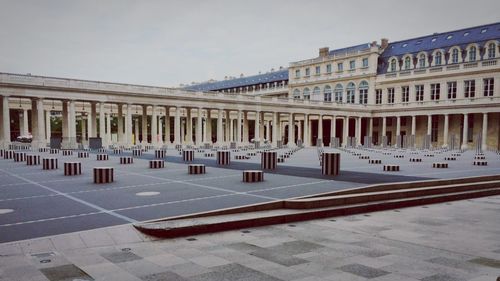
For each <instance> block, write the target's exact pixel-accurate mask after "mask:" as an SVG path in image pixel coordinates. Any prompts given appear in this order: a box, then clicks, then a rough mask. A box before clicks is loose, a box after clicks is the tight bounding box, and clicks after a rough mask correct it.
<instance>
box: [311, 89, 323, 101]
mask: <svg viewBox="0 0 500 281" xmlns="http://www.w3.org/2000/svg"><path fill="white" fill-rule="evenodd" d="M320 94H321V90H320V89H319V87H314V90H313V98H312V99H313V100H320V99H321V98H320V96H319V95H320Z"/></svg>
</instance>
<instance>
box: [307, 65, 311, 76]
mask: <svg viewBox="0 0 500 281" xmlns="http://www.w3.org/2000/svg"><path fill="white" fill-rule="evenodd" d="M310 75H311V69H309V67H308V68H306V76H310Z"/></svg>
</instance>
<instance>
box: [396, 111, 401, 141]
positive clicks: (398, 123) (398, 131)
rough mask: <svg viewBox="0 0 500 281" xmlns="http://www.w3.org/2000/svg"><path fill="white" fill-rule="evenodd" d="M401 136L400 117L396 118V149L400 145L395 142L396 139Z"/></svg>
mask: <svg viewBox="0 0 500 281" xmlns="http://www.w3.org/2000/svg"><path fill="white" fill-rule="evenodd" d="M400 135H401V116H397V117H396V147H399V146H400V144H399V143H398V142H397V140H398V137H399V136H400Z"/></svg>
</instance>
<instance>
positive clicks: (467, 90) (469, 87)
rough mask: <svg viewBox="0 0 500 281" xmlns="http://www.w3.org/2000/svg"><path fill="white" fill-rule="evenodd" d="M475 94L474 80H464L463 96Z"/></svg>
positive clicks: (471, 96) (469, 96)
mask: <svg viewBox="0 0 500 281" xmlns="http://www.w3.org/2000/svg"><path fill="white" fill-rule="evenodd" d="M475 96H476V80H465V81H464V97H466V98H473V97H475Z"/></svg>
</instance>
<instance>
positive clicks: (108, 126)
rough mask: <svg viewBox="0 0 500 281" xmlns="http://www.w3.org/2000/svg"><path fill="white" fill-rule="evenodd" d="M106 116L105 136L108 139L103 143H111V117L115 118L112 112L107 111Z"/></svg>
mask: <svg viewBox="0 0 500 281" xmlns="http://www.w3.org/2000/svg"><path fill="white" fill-rule="evenodd" d="M105 116H106V134H105V136H104V137H105V138H106V139H105V140H103V143H106V144H107V145H110V144H111V119H113V116H111V113H106V114H105ZM103 124H104V123H103Z"/></svg>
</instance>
